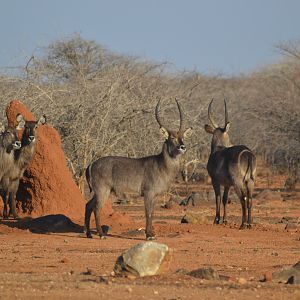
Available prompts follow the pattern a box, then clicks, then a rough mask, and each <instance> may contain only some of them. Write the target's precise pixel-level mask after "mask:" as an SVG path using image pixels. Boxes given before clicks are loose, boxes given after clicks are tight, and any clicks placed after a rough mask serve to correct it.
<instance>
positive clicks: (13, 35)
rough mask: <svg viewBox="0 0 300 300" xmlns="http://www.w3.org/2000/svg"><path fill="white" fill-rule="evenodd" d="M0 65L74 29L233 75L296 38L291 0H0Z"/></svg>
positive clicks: (180, 65) (149, 55)
mask: <svg viewBox="0 0 300 300" xmlns="http://www.w3.org/2000/svg"><path fill="white" fill-rule="evenodd" d="M0 5H1V6H0V8H1V9H0V36H1V45H0V68H3V67H13V66H18V65H25V64H26V61H27V60H28V58H29V57H30V56H31V55H32V54H34V53H35V52H36V51H37V49H38V48H39V47H42V46H47V45H48V44H49V43H50V42H51V41H54V40H56V39H61V38H63V37H68V36H71V35H72V34H74V33H80V34H81V35H82V37H83V38H86V39H91V40H94V41H96V42H97V43H99V44H102V45H104V46H105V47H107V48H108V49H110V50H112V51H115V52H117V53H121V54H128V55H134V56H140V57H142V58H145V59H148V60H153V61H156V62H161V61H169V62H170V63H172V64H173V65H174V68H175V69H177V70H197V71H199V72H201V73H206V74H215V73H221V74H224V75H233V74H239V73H247V72H249V71H253V70H255V69H256V68H258V67H260V66H263V65H265V64H268V63H271V62H273V61H276V60H277V59H279V57H280V55H279V53H278V51H276V49H275V48H274V46H275V45H276V44H278V43H280V42H284V41H289V40H298V39H300V17H299V13H300V1H298V0H248V1H247V0H206V1H204V0H198V1H197V0H181V1H180V0H98V1H96V0H85V1H83V0H81V1H79V0H51V1H46V0H26V1H25V0H24V1H22V0H19V1H17V0H0Z"/></svg>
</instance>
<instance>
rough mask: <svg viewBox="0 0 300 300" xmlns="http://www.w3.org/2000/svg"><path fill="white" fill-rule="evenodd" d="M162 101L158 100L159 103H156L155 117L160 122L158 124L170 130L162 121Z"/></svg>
mask: <svg viewBox="0 0 300 300" xmlns="http://www.w3.org/2000/svg"><path fill="white" fill-rule="evenodd" d="M160 101H161V99H159V100H158V102H157V104H156V107H155V117H156V121H157V123H158V125H159V126H160V127H161V128H165V129H166V130H168V129H167V128H166V127H165V126H163V124H162V122H161V118H160V115H159V113H160Z"/></svg>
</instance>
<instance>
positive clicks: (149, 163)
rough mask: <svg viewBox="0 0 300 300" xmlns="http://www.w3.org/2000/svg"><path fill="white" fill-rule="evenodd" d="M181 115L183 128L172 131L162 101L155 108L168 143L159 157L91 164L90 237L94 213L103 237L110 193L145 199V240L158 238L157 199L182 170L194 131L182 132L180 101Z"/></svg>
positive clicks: (87, 226) (88, 174)
mask: <svg viewBox="0 0 300 300" xmlns="http://www.w3.org/2000/svg"><path fill="white" fill-rule="evenodd" d="M176 103H177V107H178V110H179V115H180V127H179V130H178V131H173V130H170V129H168V128H167V127H165V126H163V125H162V122H161V119H160V115H159V112H160V101H159V102H158V103H157V105H156V109H155V116H156V120H157V123H158V124H159V126H160V130H161V132H162V134H163V135H164V136H165V138H166V140H165V142H164V144H163V147H162V151H161V153H160V154H157V155H152V156H147V157H142V158H128V157H119V156H108V157H103V158H100V159H98V160H96V161H95V162H93V163H91V164H90V165H89V166H88V167H87V169H86V179H87V182H88V184H89V187H90V191H93V192H94V196H93V198H92V199H91V200H90V201H89V202H88V203H87V204H86V210H85V230H86V235H87V237H88V238H91V237H92V235H91V231H90V218H91V214H92V211H93V212H94V215H95V219H96V227H97V232H98V234H99V235H100V238H104V233H103V231H102V228H101V225H100V211H101V208H102V206H103V204H104V202H105V201H106V200H107V198H108V196H109V195H110V192H111V191H113V192H115V193H116V194H117V195H122V194H124V193H130V192H131V193H132V192H133V193H137V194H139V195H141V196H144V204H145V216H146V238H147V239H148V240H152V239H155V236H154V232H153V230H152V218H153V210H154V204H155V198H156V196H158V195H161V194H162V193H164V192H166V191H167V190H168V189H169V186H170V184H171V182H172V181H173V180H174V178H175V176H176V174H177V173H178V171H179V168H180V157H181V156H182V154H184V153H185V152H186V146H185V145H184V142H183V140H184V138H185V137H186V136H187V135H188V133H189V132H191V128H188V129H187V130H183V121H184V120H183V114H182V111H181V107H180V105H179V103H178V102H177V100H176Z"/></svg>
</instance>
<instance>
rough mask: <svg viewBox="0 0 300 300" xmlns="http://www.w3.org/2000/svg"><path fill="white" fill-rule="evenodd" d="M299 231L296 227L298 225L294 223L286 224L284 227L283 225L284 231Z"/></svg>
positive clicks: (299, 227)
mask: <svg viewBox="0 0 300 300" xmlns="http://www.w3.org/2000/svg"><path fill="white" fill-rule="evenodd" d="M299 229H300V226H299V225H298V224H295V223H290V222H289V223H287V224H286V225H285V230H286V231H289V232H290V231H299Z"/></svg>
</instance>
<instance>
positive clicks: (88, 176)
mask: <svg viewBox="0 0 300 300" xmlns="http://www.w3.org/2000/svg"><path fill="white" fill-rule="evenodd" d="M91 169H92V164H90V165H89V166H88V167H87V168H86V170H85V178H86V181H87V183H88V186H89V189H90V193H91V192H92V191H93V189H92V186H91V182H90V181H91V177H92V174H91V172H92V171H91Z"/></svg>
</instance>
